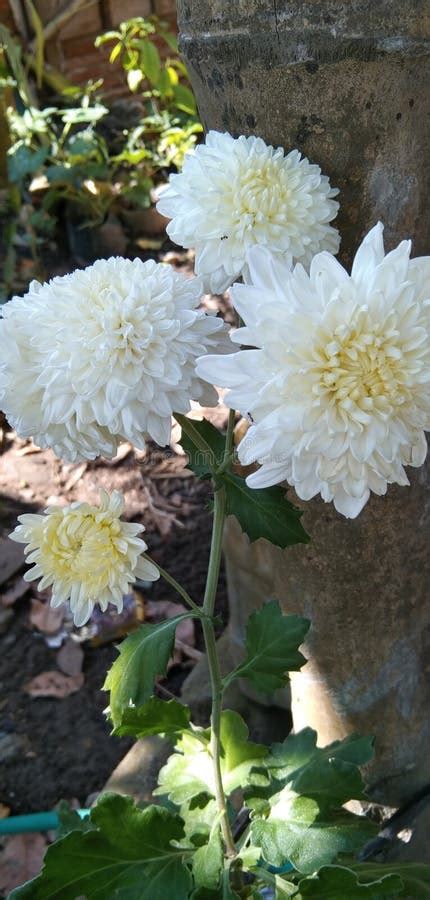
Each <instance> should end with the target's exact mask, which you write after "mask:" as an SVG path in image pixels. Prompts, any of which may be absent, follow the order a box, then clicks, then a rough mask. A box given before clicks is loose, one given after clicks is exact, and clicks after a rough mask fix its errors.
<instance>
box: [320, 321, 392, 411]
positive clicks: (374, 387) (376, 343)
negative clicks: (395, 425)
mask: <svg viewBox="0 0 430 900" xmlns="http://www.w3.org/2000/svg"><path fill="white" fill-rule="evenodd" d="M394 337H395V335H393V334H391V335H390V334H389V335H388V336H384V337H380V336H378V335H377V334H371V333H366V331H363V332H360V333H358V332H357V330H356V329H350V328H349V327H348V326H341V327H340V328H338V329H337V330H336V333H335V335H334V337H333V340H331V341H329V342H328V343H327V344H326V345H325V346H324V347H323V348H321V350H320V352H319V357H320V362H321V364H320V366H318V370H319V383H317V384H316V385H315V388H316V390H315V393H317V394H325V395H326V396H327V395H328V396H329V398H330V401H331V402H332V403H334V404H335V405H336V406H337V407H338V409H339V410H343V411H345V412H348V411H349V410H353V409H354V408H356V407H359V408H360V409H361V410H363V412H370V411H372V410H373V409H375V408H377V409H381V410H382V409H386V410H388V409H389V408H391V407H393V406H399V405H401V404H402V403H404V402H405V399H406V397H407V394H408V390H407V387H406V386H405V383H404V382H405V374H406V373H405V360H404V354H403V353H402V350H401V349H399V347H398V346H396V342H395V340H394V339H393V338H394Z"/></svg>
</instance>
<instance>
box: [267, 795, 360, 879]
mask: <svg viewBox="0 0 430 900" xmlns="http://www.w3.org/2000/svg"><path fill="white" fill-rule="evenodd" d="M376 831H377V828H376V826H375V825H374V824H373V823H372V822H370V821H369V819H366V818H365V817H364V816H355V815H353V814H352V813H349V812H347V811H346V810H344V809H342V808H340V809H339V810H333V809H331V808H327V807H325V806H321V805H320V804H319V803H318V801H317V800H314V799H313V798H311V797H300V796H297V794H295V793H294V792H293V791H291V790H289V789H288V788H284V790H283V791H281V793H280V794H279V795H278V797H277V801H276V803H275V804H274V805H273V807H272V809H271V812H270V815H269V817H268V819H266V820H264V819H255V820H254V821H253V823H252V826H251V835H252V841H253V843H254V844H256V845H257V846H260V847H261V849H262V853H263V856H264V858H265V860H266V861H267V862H268V863H270V864H271V865H274V866H282V865H283V864H284V863H285V862H286V860H289V861H290V862H291V863H292V864H293V866H294V867H295V868H296V869H297V870H298V871H299V872H303V873H305V874H307V873H311V872H314V871H315V869H318V868H319V867H320V866H324V865H327V864H328V863H330V862H332V861H333V860H334V859H335V858H336V857H337V856H338V854H339V853H354V852H355V851H356V850H358V849H359V848H360V847H362V846H363V844H364V843H366V841H368V840H369V839H370V838H371V837H374V835H375V833H376Z"/></svg>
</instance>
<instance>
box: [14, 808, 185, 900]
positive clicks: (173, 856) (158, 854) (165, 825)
mask: <svg viewBox="0 0 430 900" xmlns="http://www.w3.org/2000/svg"><path fill="white" fill-rule="evenodd" d="M91 822H92V824H93V825H94V826H95V830H93V831H87V832H85V833H82V832H79V831H73V832H71V834H68V835H67V836H66V837H64V838H62V839H61V840H59V841H57V842H56V843H55V844H52V845H51V846H50V847H48V850H47V853H46V856H45V863H44V867H43V870H42V873H41V874H40V875H38V877H37V878H35V879H33V881H30V882H27V884H25V885H23V886H22V887H19V888H16V889H15V890H14V891H12V893H11V894H10V900H22V898H28V900H58V898H59V897H61V900H76V898H77V897H81V896H84V897H85V898H86V900H92V898H97V900H110V898H112V897H118V898H124V900H126V898H127V900H129V898H131V897H139V900H166V897H169V896H170V895H171V888H172V884H174V886H175V900H187V898H188V896H189V892H190V889H191V876H190V873H189V871H188V869H187V867H186V866H185V863H184V858H186V857H187V855H188V854H187V851H184V850H183V849H182V850H181V849H178V848H177V847H175V846H172V842H173V841H175V842H178V841H180V840H181V839H183V827H182V822H181V820H180V818H179V816H177V815H174V814H173V813H171V812H169V811H168V810H167V809H163V808H162V807H158V806H148V807H147V808H146V809H143V810H141V809H138V807H136V806H135V805H134V803H133V801H132V800H131V799H130V798H129V797H120V796H119V795H115V794H106V795H104V796H103V797H102V798H101V800H100V801H99V802H98V803H97V805H96V806H95V807H94V809H93V810H92V812H91Z"/></svg>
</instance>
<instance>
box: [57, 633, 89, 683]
mask: <svg viewBox="0 0 430 900" xmlns="http://www.w3.org/2000/svg"><path fill="white" fill-rule="evenodd" d="M83 661H84V651H83V649H82V647H81V645H80V644H78V643H77V641H74V640H72V638H69V639H68V640H67V641H66V643H65V644H63V646H62V648H61V650H59V651H58V653H57V666H58V668H59V669H61V671H62V672H64V674H65V675H73V676H76V675H79V673H80V672H81V671H82V663H83Z"/></svg>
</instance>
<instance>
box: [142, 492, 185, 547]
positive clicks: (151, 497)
mask: <svg viewBox="0 0 430 900" xmlns="http://www.w3.org/2000/svg"><path fill="white" fill-rule="evenodd" d="M142 493H143V494H144V496H145V503H146V508H147V509H148V511H149V513H150V514H151V518H152V520H153V522H154V525H155V526H156V528H157V529H158V531H159V532H160V534H161V536H162V537H166V535H168V534H169V532H170V531H171V529H172V526H173V525H179V526H180V527H183V524H182V522H181V521H180V520H179V519H177V518H176V515H175V514H174V513H173V512H171V507H170V506H169V502H168V501H166V499H165V498H164V497H162V496H161V494H159V493H158V491H157V490H156V488H155V487H154V485H152V486H151V489H149V488H148V486H147V485H144V486H143V489H142ZM162 506H164V507H165V509H161V507H162ZM166 507H167V508H166Z"/></svg>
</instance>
